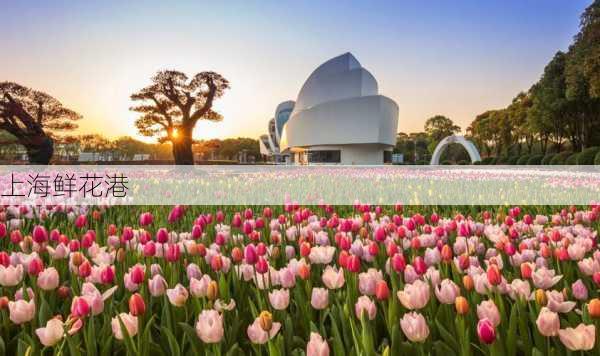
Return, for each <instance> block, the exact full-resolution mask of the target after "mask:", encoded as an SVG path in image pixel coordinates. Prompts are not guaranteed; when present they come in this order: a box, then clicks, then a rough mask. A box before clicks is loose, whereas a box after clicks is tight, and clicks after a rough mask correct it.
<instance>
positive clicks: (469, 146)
mask: <svg viewBox="0 0 600 356" xmlns="http://www.w3.org/2000/svg"><path fill="white" fill-rule="evenodd" d="M451 143H458V144H460V145H462V146H463V147H464V148H465V150H467V153H468V154H469V157H470V158H471V163H475V162H478V161H481V156H480V155H479V151H478V150H477V147H475V145H474V144H473V142H471V141H469V140H467V139H466V138H465V137H464V136H456V135H452V136H448V137H446V138H444V139H443V140H441V141H440V143H438V145H437V146H436V147H435V150H434V151H433V156H432V157H431V163H429V164H430V165H433V166H437V165H439V164H440V157H442V153H443V152H444V150H445V149H446V147H448V145H450V144H451Z"/></svg>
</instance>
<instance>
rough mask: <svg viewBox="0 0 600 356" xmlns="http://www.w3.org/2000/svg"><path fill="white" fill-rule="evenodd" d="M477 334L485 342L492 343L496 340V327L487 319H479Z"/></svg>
mask: <svg viewBox="0 0 600 356" xmlns="http://www.w3.org/2000/svg"><path fill="white" fill-rule="evenodd" d="M477 336H478V337H479V340H481V341H482V342H483V343H485V344H488V345H489V344H493V343H494V341H496V328H495V327H494V324H493V323H492V322H491V321H490V320H489V319H486V318H484V319H481V320H479V322H478V323H477Z"/></svg>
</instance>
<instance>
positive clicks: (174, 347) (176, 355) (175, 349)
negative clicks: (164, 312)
mask: <svg viewBox="0 0 600 356" xmlns="http://www.w3.org/2000/svg"><path fill="white" fill-rule="evenodd" d="M160 330H161V332H162V333H164V334H165V335H166V337H167V341H168V343H169V350H170V351H171V356H180V355H181V349H180V348H179V344H178V343H177V340H176V339H175V336H174V335H173V333H172V332H171V330H169V329H167V328H165V327H164V326H163V327H161V328H160Z"/></svg>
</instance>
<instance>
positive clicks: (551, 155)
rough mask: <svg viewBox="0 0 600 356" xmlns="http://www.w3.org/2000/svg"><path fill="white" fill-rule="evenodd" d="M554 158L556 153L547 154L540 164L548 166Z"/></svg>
mask: <svg viewBox="0 0 600 356" xmlns="http://www.w3.org/2000/svg"><path fill="white" fill-rule="evenodd" d="M554 156H556V153H548V154H547V155H545V156H544V158H542V164H543V165H549V164H550V161H552V158H554Z"/></svg>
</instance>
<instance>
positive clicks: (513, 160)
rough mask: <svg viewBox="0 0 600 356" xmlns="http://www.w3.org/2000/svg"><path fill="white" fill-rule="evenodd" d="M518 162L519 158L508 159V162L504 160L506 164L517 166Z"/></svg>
mask: <svg viewBox="0 0 600 356" xmlns="http://www.w3.org/2000/svg"><path fill="white" fill-rule="evenodd" d="M518 160H519V156H512V157H509V158H508V160H506V164H517V161H518Z"/></svg>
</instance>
